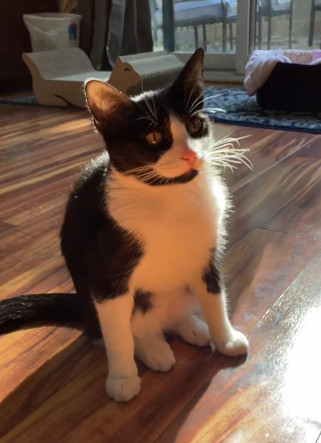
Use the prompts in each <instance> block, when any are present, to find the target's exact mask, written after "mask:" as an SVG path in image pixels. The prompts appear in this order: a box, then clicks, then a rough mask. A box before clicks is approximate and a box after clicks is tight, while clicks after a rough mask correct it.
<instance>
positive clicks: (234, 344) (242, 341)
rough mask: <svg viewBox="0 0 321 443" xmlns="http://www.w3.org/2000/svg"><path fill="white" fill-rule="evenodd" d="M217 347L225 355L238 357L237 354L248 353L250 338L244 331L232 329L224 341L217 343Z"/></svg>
mask: <svg viewBox="0 0 321 443" xmlns="http://www.w3.org/2000/svg"><path fill="white" fill-rule="evenodd" d="M215 345H216V348H217V349H218V350H219V351H220V352H221V353H222V354H224V355H228V356H229V357H236V356H237V355H243V354H247V352H248V349H249V342H248V339H247V338H246V337H245V335H244V334H242V332H239V331H236V330H235V329H232V331H231V333H230V334H229V336H228V338H227V339H226V340H225V341H224V342H222V343H216V344H215Z"/></svg>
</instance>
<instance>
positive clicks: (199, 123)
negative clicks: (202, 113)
mask: <svg viewBox="0 0 321 443" xmlns="http://www.w3.org/2000/svg"><path fill="white" fill-rule="evenodd" d="M186 129H187V132H188V133H189V134H190V135H191V136H197V135H199V134H201V133H202V131H203V129H204V120H202V119H201V118H199V117H192V118H191V119H190V120H188V121H187V122H186Z"/></svg>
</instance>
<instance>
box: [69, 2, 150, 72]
mask: <svg viewBox="0 0 321 443" xmlns="http://www.w3.org/2000/svg"><path fill="white" fill-rule="evenodd" d="M77 12H78V13H79V14H81V15H82V16H83V20H82V24H81V32H80V47H81V49H83V50H84V51H85V52H86V54H87V55H88V56H89V57H90V59H91V62H92V64H93V66H94V67H95V68H96V69H110V67H112V66H113V64H114V62H115V60H116V58H117V57H118V56H119V55H128V54H136V53H139V52H149V51H152V50H153V39H152V30H151V13H150V5H149V0H78V7H77Z"/></svg>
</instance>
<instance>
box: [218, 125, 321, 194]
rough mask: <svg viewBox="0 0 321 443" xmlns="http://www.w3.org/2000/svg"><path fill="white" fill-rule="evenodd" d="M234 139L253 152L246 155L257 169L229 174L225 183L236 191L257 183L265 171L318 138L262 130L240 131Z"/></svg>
mask: <svg viewBox="0 0 321 443" xmlns="http://www.w3.org/2000/svg"><path fill="white" fill-rule="evenodd" d="M232 137H233V138H236V139H240V140H239V143H240V147H241V148H242V149H249V151H248V152H247V153H246V156H247V157H248V158H249V159H250V161H251V162H252V164H253V170H252V171H250V170H248V168H247V167H244V166H240V167H239V168H238V169H236V170H235V171H233V172H231V171H230V170H229V169H226V171H225V174H224V175H225V180H226V182H227V184H228V185H229V187H230V189H231V190H232V191H235V190H236V189H238V188H240V187H241V186H244V185H245V184H246V183H248V182H250V181H252V180H254V179H255V178H256V177H258V176H259V175H260V174H261V173H262V172H264V171H267V170H268V169H269V168H270V167H272V166H273V167H274V166H275V165H276V164H278V163H279V162H280V161H282V160H284V159H285V158H286V157H288V156H289V155H291V154H294V153H295V152H297V151H299V150H300V149H302V148H303V147H305V146H306V145H308V144H310V143H311V142H312V141H313V140H315V139H316V138H317V137H318V136H315V135H312V134H304V135H303V134H301V133H297V132H286V131H271V130H269V129H258V128H246V127H245V128H244V127H241V128H237V130H236V131H235V132H233V134H232Z"/></svg>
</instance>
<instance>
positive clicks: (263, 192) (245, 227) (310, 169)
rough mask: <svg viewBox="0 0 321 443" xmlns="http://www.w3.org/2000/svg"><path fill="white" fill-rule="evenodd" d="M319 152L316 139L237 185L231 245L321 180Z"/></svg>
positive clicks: (230, 226)
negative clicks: (242, 183)
mask: <svg viewBox="0 0 321 443" xmlns="http://www.w3.org/2000/svg"><path fill="white" fill-rule="evenodd" d="M319 152H320V151H319V141H318V139H314V140H312V141H311V142H309V143H308V144H307V145H306V146H305V147H304V148H303V149H300V150H299V151H298V152H294V153H293V154H291V155H289V156H288V157H285V158H284V159H283V160H281V161H280V162H279V163H277V164H276V165H275V166H274V167H271V168H269V169H267V170H266V171H264V172H262V173H261V174H260V175H258V176H257V177H255V178H254V179H253V180H252V181H250V182H247V183H245V184H244V185H243V186H240V187H237V188H236V189H235V191H234V193H233V203H234V205H235V207H236V208H237V211H235V212H234V214H233V215H232V217H231V220H230V222H229V225H228V231H229V245H233V244H234V243H235V242H237V241H239V240H240V239H241V238H242V237H243V236H245V235H246V234H247V233H249V232H250V231H251V230H252V229H254V228H255V227H257V226H260V225H261V224H262V223H263V222H264V220H266V219H269V218H270V217H271V216H272V215H273V214H275V213H276V212H277V211H279V210H280V209H281V208H282V207H284V206H285V205H286V204H287V203H288V202H290V201H291V200H294V199H295V198H300V196H302V197H303V196H304V195H305V193H306V192H307V190H308V189H310V188H311V187H313V186H316V185H317V184H318V183H320V176H321V174H320V166H321V158H320V154H319Z"/></svg>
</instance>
